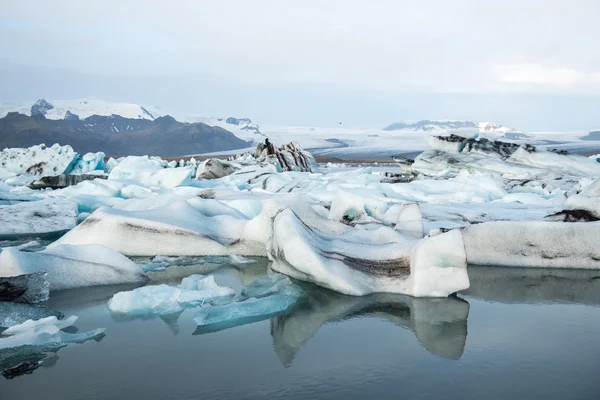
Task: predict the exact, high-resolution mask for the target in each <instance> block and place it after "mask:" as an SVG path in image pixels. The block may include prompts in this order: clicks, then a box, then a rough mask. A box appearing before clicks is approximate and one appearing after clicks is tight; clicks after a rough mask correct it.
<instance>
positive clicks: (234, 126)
mask: <svg viewBox="0 0 600 400" xmlns="http://www.w3.org/2000/svg"><path fill="white" fill-rule="evenodd" d="M176 119H177V120H179V121H182V122H202V123H203V124H206V125H209V126H218V127H220V128H223V129H225V130H227V131H229V132H231V133H233V134H234V135H235V136H237V137H238V138H240V139H242V140H245V141H251V142H253V143H258V142H263V141H264V140H265V135H263V134H262V132H261V131H260V127H259V126H258V124H257V123H256V122H252V120H251V119H250V118H235V117H203V116H198V115H186V116H182V117H179V118H178V117H176Z"/></svg>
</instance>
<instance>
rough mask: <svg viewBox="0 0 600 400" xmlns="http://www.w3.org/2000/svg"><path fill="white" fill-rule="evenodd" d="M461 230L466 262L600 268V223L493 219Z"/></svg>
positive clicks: (517, 265)
mask: <svg viewBox="0 0 600 400" xmlns="http://www.w3.org/2000/svg"><path fill="white" fill-rule="evenodd" d="M462 231H463V232H462V235H463V240H464V246H465V250H466V255H467V261H468V262H469V264H475V265H488V266H505V267H535V268H575V269H600V247H599V246H598V243H597V242H598V240H597V239H598V232H600V222H573V223H565V222H547V221H492V222H485V223H482V224H477V225H471V226H468V227H466V228H463V229H462Z"/></svg>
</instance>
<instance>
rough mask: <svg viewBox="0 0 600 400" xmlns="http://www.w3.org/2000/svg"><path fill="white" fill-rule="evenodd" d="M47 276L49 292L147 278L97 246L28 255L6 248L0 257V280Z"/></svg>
mask: <svg viewBox="0 0 600 400" xmlns="http://www.w3.org/2000/svg"><path fill="white" fill-rule="evenodd" d="M36 272H46V273H47V276H48V282H49V283H50V290H51V291H53V290H61V289H73V288H77V287H86V286H98V285H116V284H121V283H140V282H145V281H146V280H147V279H148V278H147V277H146V275H145V274H144V273H143V271H142V270H141V269H140V267H139V266H138V265H137V264H135V263H134V262H133V261H131V260H129V259H128V258H127V257H125V256H123V255H121V254H119V253H117V252H115V251H113V250H111V249H110V248H108V247H105V246H100V245H85V246H71V245H62V244H53V245H52V246H50V247H48V248H47V249H46V250H43V251H40V252H36V253H31V252H23V251H19V250H17V249H13V248H8V249H5V250H4V251H3V252H2V253H0V276H15V275H21V274H30V273H36Z"/></svg>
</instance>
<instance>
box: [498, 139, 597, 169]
mask: <svg viewBox="0 0 600 400" xmlns="http://www.w3.org/2000/svg"><path fill="white" fill-rule="evenodd" d="M507 161H509V162H513V163H517V164H523V165H529V166H532V167H538V168H545V169H553V170H559V171H562V172H563V173H568V174H570V175H582V176H598V175H600V164H599V163H597V162H594V160H590V159H589V158H587V157H584V156H580V155H576V154H562V153H558V152H554V151H549V150H545V149H540V148H535V147H533V146H521V147H520V148H519V149H518V150H517V151H515V152H514V153H513V154H512V155H511V156H510V158H509V159H508V160H507Z"/></svg>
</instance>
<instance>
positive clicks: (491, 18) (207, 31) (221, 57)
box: [0, 0, 600, 130]
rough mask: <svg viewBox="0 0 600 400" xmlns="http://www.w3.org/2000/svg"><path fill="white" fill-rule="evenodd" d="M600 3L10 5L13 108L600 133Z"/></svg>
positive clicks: (12, 1) (3, 59) (4, 50)
mask: <svg viewBox="0 0 600 400" xmlns="http://www.w3.org/2000/svg"><path fill="white" fill-rule="evenodd" d="M599 18H600V1H598V0H571V1H565V0H413V1H404V0H368V1H367V0H361V1H359V0H329V1H327V0H320V1H317V0H302V1H295V0H286V1H283V0H214V1H212V0H196V1H177V0H171V1H168V2H164V1H149V0H145V1H137V0H119V1H113V0H85V1H81V0H63V1H60V0H54V1H37V0H2V7H1V8H0V85H1V86H2V90H0V100H30V99H37V98H40V97H45V98H48V99H67V98H79V97H87V96H96V97H101V98H105V99H108V100H120V101H131V102H138V103H142V104H151V105H156V106H159V107H161V108H163V109H164V110H166V111H172V112H174V113H175V112H179V113H196V114H203V115H237V116H249V117H251V118H255V119H259V120H261V121H264V122H272V123H282V124H285V123H289V124H303V125H332V124H335V123H336V122H337V121H343V122H345V123H347V124H348V125H352V126H385V125H387V124H389V123H391V122H394V121H396V120H403V119H421V118H430V119H441V118H447V119H475V120H487V119H492V120H494V121H496V122H498V123H503V124H506V125H513V126H515V127H516V128H519V129H522V130H568V129H574V130H579V129H581V130H584V129H593V128H598V127H600V43H599V40H600V25H599V24H598V20H599Z"/></svg>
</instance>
